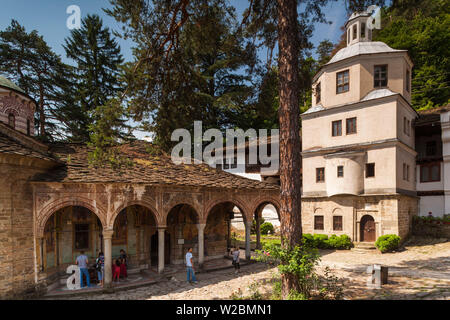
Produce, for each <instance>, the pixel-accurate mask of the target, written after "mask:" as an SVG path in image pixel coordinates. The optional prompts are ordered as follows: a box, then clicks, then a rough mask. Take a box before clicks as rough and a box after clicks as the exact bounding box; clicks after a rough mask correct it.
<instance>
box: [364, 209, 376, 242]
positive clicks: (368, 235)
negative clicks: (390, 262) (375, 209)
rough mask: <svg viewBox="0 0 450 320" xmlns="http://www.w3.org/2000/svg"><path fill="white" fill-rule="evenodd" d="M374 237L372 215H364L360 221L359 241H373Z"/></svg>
mask: <svg viewBox="0 0 450 320" xmlns="http://www.w3.org/2000/svg"><path fill="white" fill-rule="evenodd" d="M375 237H376V230H375V220H374V219H373V217H372V216H369V215H365V216H363V217H362V218H361V222H360V241H361V242H374V241H375Z"/></svg>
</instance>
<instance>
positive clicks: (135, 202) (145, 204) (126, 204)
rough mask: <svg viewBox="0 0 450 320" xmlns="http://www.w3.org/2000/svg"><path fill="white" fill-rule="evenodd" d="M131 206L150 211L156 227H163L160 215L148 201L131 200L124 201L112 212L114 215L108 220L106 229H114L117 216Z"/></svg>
mask: <svg viewBox="0 0 450 320" xmlns="http://www.w3.org/2000/svg"><path fill="white" fill-rule="evenodd" d="M131 206H141V207H144V208H146V209H148V210H150V211H151V213H152V215H153V218H154V219H155V222H156V225H157V226H163V225H164V221H163V218H162V217H161V214H160V213H159V212H158V210H156V207H155V206H154V205H153V204H152V203H151V202H149V201H146V200H132V201H126V202H124V203H122V204H121V205H120V206H119V208H118V209H117V210H114V214H113V215H112V216H111V217H109V219H108V228H110V229H112V228H113V227H114V222H115V221H116V218H117V216H118V215H119V214H120V213H121V212H122V210H123V209H126V208H128V207H131Z"/></svg>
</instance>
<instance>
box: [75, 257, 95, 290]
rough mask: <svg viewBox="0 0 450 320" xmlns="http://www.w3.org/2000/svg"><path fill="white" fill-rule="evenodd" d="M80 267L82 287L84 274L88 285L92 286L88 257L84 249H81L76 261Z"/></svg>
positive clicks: (81, 285)
mask: <svg viewBox="0 0 450 320" xmlns="http://www.w3.org/2000/svg"><path fill="white" fill-rule="evenodd" d="M76 263H77V265H78V268H80V287H81V288H83V287H84V286H83V274H84V275H85V276H86V284H87V286H88V287H90V286H91V283H90V279H89V271H88V263H89V261H88V258H87V256H86V255H85V254H84V251H80V255H79V256H78V257H77V261H76Z"/></svg>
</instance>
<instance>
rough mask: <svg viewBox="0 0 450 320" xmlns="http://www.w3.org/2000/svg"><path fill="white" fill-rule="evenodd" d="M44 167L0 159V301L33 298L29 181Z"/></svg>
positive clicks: (31, 216)
mask: <svg viewBox="0 0 450 320" xmlns="http://www.w3.org/2000/svg"><path fill="white" fill-rule="evenodd" d="M44 165H45V163H43V161H42V163H39V161H37V160H36V162H34V161H32V160H30V159H23V158H19V157H15V156H7V155H0V176H1V177H2V178H1V179H0V190H1V192H0V257H1V259H0V298H10V297H14V296H19V295H20V296H25V295H28V294H33V292H34V291H35V289H36V286H35V278H34V257H35V255H34V236H33V192H32V187H31V185H30V184H29V178H30V177H32V176H33V175H34V174H36V173H38V172H43V171H44V169H43V167H44Z"/></svg>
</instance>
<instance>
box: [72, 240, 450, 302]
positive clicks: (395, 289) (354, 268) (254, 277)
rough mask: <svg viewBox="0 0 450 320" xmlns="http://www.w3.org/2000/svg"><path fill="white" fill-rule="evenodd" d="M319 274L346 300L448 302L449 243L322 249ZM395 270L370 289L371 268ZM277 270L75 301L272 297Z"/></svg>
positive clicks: (259, 268)
mask: <svg viewBox="0 0 450 320" xmlns="http://www.w3.org/2000/svg"><path fill="white" fill-rule="evenodd" d="M321 255H322V261H321V263H320V266H319V272H321V270H323V268H324V267H325V266H328V267H330V268H331V269H332V272H333V274H334V275H336V276H338V277H339V278H341V279H342V281H343V283H344V285H345V290H344V299H420V300H422V299H425V300H427V299H443V300H450V242H448V241H446V242H441V243H439V242H436V241H435V242H431V243H419V244H417V243H415V244H414V245H406V247H405V250H404V251H402V252H396V253H390V254H380V253H357V252H353V251H347V250H342V251H330V250H322V251H321ZM374 263H377V264H383V265H386V266H389V267H390V270H389V283H388V284H386V285H383V287H382V289H368V288H367V287H366V279H367V276H368V275H367V274H366V273H365V270H366V267H367V265H369V264H374ZM276 271H277V269H276V268H269V267H268V266H267V265H264V264H261V263H256V264H250V265H247V266H243V267H242V268H241V273H240V274H238V275H236V274H235V273H234V270H233V269H221V270H217V271H212V272H208V273H203V274H198V277H197V278H198V279H199V282H198V283H197V284H189V283H187V282H186V278H185V277H186V275H185V272H184V271H179V272H174V273H173V274H172V275H171V276H168V277H166V278H164V279H161V280H160V281H158V282H157V283H155V284H153V285H149V286H145V287H140V288H136V289H131V290H126V291H120V292H115V293H112V294H103V293H102V294H92V295H84V296H75V297H69V298H70V299H113V300H126V299H133V300H161V299H163V300H172V299H175V300H178V299H180V300H198V299H199V300H211V299H230V297H231V295H232V294H233V293H237V292H238V291H239V290H241V291H242V294H243V296H248V295H250V293H251V290H250V288H249V286H251V285H254V284H255V283H256V284H257V286H258V290H259V291H260V293H262V294H264V293H270V290H271V284H270V281H271V279H273V277H274V275H276Z"/></svg>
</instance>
